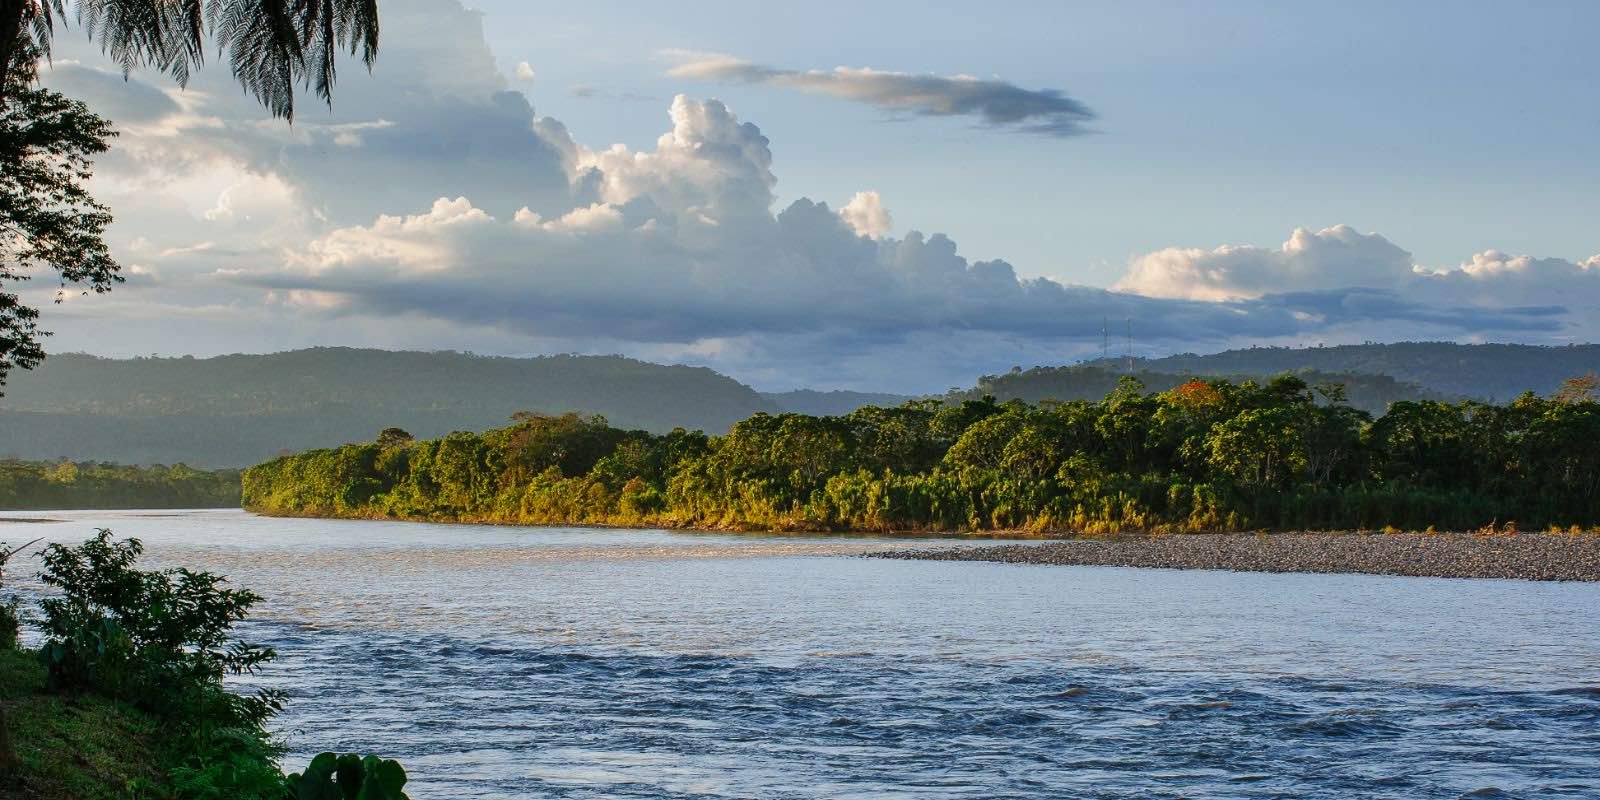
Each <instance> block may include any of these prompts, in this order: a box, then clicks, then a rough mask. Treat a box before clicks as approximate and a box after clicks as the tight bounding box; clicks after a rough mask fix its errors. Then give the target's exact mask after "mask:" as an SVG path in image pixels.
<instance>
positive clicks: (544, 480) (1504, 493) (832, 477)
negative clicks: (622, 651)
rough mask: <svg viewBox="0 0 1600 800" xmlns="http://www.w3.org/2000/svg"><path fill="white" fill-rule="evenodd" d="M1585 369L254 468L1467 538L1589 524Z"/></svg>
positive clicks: (905, 414) (335, 487)
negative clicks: (1350, 400)
mask: <svg viewBox="0 0 1600 800" xmlns="http://www.w3.org/2000/svg"><path fill="white" fill-rule="evenodd" d="M1594 390H1595V384H1594V383H1593V382H1588V383H1585V382H1581V381H1580V382H1575V383H1574V384H1572V385H1571V386H1570V387H1569V388H1568V390H1567V391H1565V392H1563V393H1561V394H1560V395H1559V396H1557V397H1552V398H1549V399H1544V398H1539V397H1536V396H1534V395H1532V394H1527V395H1524V396H1522V397H1520V398H1518V399H1517V400H1515V401H1514V402H1512V403H1509V404H1505V405H1490V404H1485V403H1478V402H1471V401H1464V402H1459V403H1445V402H1440V401H1434V400H1421V401H1402V402H1398V403H1395V404H1394V405H1393V406H1391V407H1390V408H1389V410H1388V411H1387V412H1386V413H1385V414H1383V415H1382V416H1380V417H1377V418H1374V417H1373V416H1372V415H1370V414H1368V413H1367V412H1365V411H1362V410H1360V409H1356V408H1353V407H1351V406H1349V405H1347V404H1346V403H1344V402H1343V392H1342V389H1341V388H1340V387H1338V386H1335V385H1328V386H1318V387H1313V386H1310V385H1308V384H1307V383H1306V382H1305V381H1304V380H1303V379H1302V378H1300V377H1297V376H1294V375H1284V376H1280V377H1278V378H1275V379H1273V380H1271V381H1268V382H1265V383H1257V382H1254V381H1246V382H1243V383H1233V382H1230V381H1226V380H1220V379H1212V380H1205V381H1201V380H1194V381H1189V382H1186V383H1183V384H1180V385H1178V386H1176V387H1173V388H1171V389H1168V390H1166V391H1162V392H1147V391H1145V388H1144V387H1142V386H1141V385H1140V384H1139V383H1138V382H1137V381H1136V380H1133V379H1125V380H1123V381H1122V382H1121V383H1119V385H1118V386H1117V387H1116V388H1115V389H1114V390H1113V391H1112V392H1111V393H1110V394H1109V395H1108V396H1106V397H1105V398H1104V399H1102V400H1098V401H1085V400H1076V401H1070V402H1053V403H1045V404H1040V405H1030V404H1028V403H1024V402H1022V401H1016V400H1014V401H1010V402H999V401H997V400H995V399H994V398H992V397H984V398H980V399H975V400H966V401H963V402H959V403H939V402H937V401H931V400H928V401H913V402H910V403H907V404H905V405H903V406H899V407H895V408H878V407H867V408H862V409H858V410H856V411H853V412H851V413H849V414H846V415H843V416H830V417H814V416H808V415H803V414H787V413H786V414H778V415H771V414H766V413H761V414H756V415H754V416H752V417H750V418H748V419H745V420H743V421H741V422H739V423H738V424H736V425H734V426H733V428H732V429H731V430H730V431H729V432H728V433H727V434H726V435H723V436H706V435H704V434H701V433H690V432H686V431H683V430H676V431H672V432H670V433H668V434H665V435H653V434H649V433H646V432H644V431H624V430H620V429H617V428H614V427H612V426H611V425H609V424H608V423H607V422H606V421H605V420H604V419H603V418H600V417H581V416H578V415H576V414H569V415H564V416H559V417H550V416H541V415H523V416H522V417H520V418H518V419H517V420H516V421H515V422H514V424H512V425H511V426H510V427H506V428H501V429H496V430H491V431H488V432H486V433H482V434H476V433H464V432H457V433H452V434H450V435H449V436H446V437H444V438H440V439H433V440H415V439H412V438H411V437H409V436H407V435H404V432H402V431H386V432H385V436H384V437H382V439H381V441H378V442H373V443H370V444H353V445H346V446H343V447H339V448H334V449H324V450H314V451H311V452H307V453H303V454H300V455H294V456H286V457H282V458H279V459H276V460H273V461H270V462H267V463H265V464H261V465H258V466H256V467H252V468H251V469H249V470H247V471H246V472H245V474H244V479H243V502H244V504H245V507H246V508H249V509H252V510H256V511H260V512H264V513H269V514H289V515H329V516H351V517H399V518H409V519H442V520H482V521H496V522H523V523H610V524H633V525H658V526H692V527H714V528H776V529H842V528H852V529H874V530H890V529H930V528H931V529H946V530H985V529H1030V530H1043V531H1088V532H1096V531H1193V530H1239V529H1277V530H1282V529H1297V528H1305V529H1316V528H1332V529H1349V528H1362V529H1368V528H1379V527H1384V526H1395V527H1399V528H1411V529H1422V528H1426V527H1429V526H1437V527H1439V528H1457V529H1459V528H1477V527H1481V526H1486V525H1490V524H1506V523H1517V524H1522V525H1525V526H1535V527H1541V528H1542V527H1545V526H1559V527H1562V528H1563V529H1565V528H1567V527H1569V526H1573V525H1577V526H1591V525H1595V524H1597V523H1600V502H1597V499H1596V498H1600V449H1597V448H1595V447H1593V442H1595V441H1600V402H1596V399H1595V393H1594Z"/></svg>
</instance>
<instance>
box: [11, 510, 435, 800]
mask: <svg viewBox="0 0 1600 800" xmlns="http://www.w3.org/2000/svg"><path fill="white" fill-rule="evenodd" d="M36 543H37V540H36V541H35V542H30V543H28V544H26V545H23V546H21V547H19V548H16V549H7V547H6V545H5V543H3V542H0V587H3V579H4V572H5V568H6V566H7V562H9V561H14V559H16V558H17V557H19V556H21V555H22V554H23V553H24V551H26V550H28V549H29V548H30V547H31V546H32V545H33V544H36ZM142 553H143V546H142V545H141V544H140V542H139V540H137V539H128V540H125V541H120V542H119V541H115V540H113V539H112V538H111V532H110V531H109V530H100V531H99V532H98V533H97V534H96V535H95V536H94V537H93V538H91V539H89V540H88V541H86V542H84V543H83V544H81V545H78V546H75V547H69V546H66V545H62V544H50V545H46V546H44V547H43V549H42V551H41V552H39V553H38V557H39V559H40V560H41V561H42V562H43V569H42V570H41V571H40V572H39V579H40V581H41V582H42V583H44V584H45V585H46V586H48V587H49V588H50V591H49V592H48V593H46V594H44V595H43V596H41V597H39V598H38V599H37V601H36V603H34V608H33V609H32V612H33V613H31V614H25V613H24V612H23V608H22V604H21V603H20V602H18V601H17V600H15V599H10V598H0V797H5V798H16V799H17V800H122V799H123V798H152V799H153V800H163V799H164V800H286V798H336V797H337V798H347V797H348V798H355V797H359V798H363V799H364V800H406V794H405V792H404V790H403V787H404V785H405V783H406V775H405V770H404V769H403V768H402V767H401V766H400V765H399V764H398V763H396V762H394V761H391V760H384V759H379V758H376V757H373V756H366V757H364V758H363V757H361V756H357V755H353V754H352V755H344V756H336V755H334V754H332V753H323V754H321V755H318V756H317V757H316V758H314V759H312V760H311V762H310V764H309V765H308V766H307V768H306V769H305V770H304V771H303V772H298V773H292V774H288V775H285V774H284V772H283V771H282V769H281V767H280V761H281V759H282V757H283V755H284V753H285V748H284V746H283V744H282V742H281V740H279V739H278V738H277V737H276V736H274V735H273V734H272V733H271V732H270V731H269V730H268V729H267V724H268V722H269V721H270V720H271V719H272V717H273V716H274V715H275V714H276V713H277V712H278V711H279V710H280V709H281V708H282V705H283V702H284V700H285V696H284V695H283V694H282V693H281V692H278V691H276V690H270V689H263V690H258V691H256V692H254V693H248V694H247V693H241V692H239V691H236V690H233V689H230V688H229V687H227V686H225V685H224V682H225V680H226V678H228V677H229V676H237V675H249V674H255V673H257V672H259V671H260V670H261V669H262V668H263V667H264V666H265V665H266V664H268V663H270V662H271V661H272V660H273V659H274V658H275V657H276V655H277V654H276V653H275V652H274V651H273V650H272V649H271V648H268V647H262V646H259V645H255V644H251V643H248V642H245V641H241V640H239V639H237V638H235V637H234V626H235V625H236V624H237V623H238V622H240V621H241V620H243V619H244V618H245V617H246V616H247V614H248V613H249V611H250V608H251V607H252V606H253V605H255V604H256V603H257V602H258V601H259V600H260V599H261V598H260V596H258V595H256V594H255V593H254V592H251V591H249V590H248V589H235V588H230V587H229V586H228V585H227V581H226V580H225V579H224V578H222V577H221V576H219V575H214V574H211V573H207V572H195V571H191V570H188V569H168V570H161V571H145V570H140V569H138V568H137V567H136V566H135V564H136V562H137V561H138V559H139V557H140V556H141V554H142ZM24 627H32V628H36V629H37V632H38V633H39V634H40V637H41V641H40V643H39V646H38V647H37V648H32V649H27V648H22V647H21V646H20V645H21V639H20V634H21V632H22V630H23V628H24Z"/></svg>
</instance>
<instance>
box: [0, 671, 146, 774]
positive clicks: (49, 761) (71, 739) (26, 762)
mask: <svg viewBox="0 0 1600 800" xmlns="http://www.w3.org/2000/svg"><path fill="white" fill-rule="evenodd" d="M44 683H45V670H44V666H43V665H42V664H40V662H39V660H38V656H37V654H36V653H33V652H31V651H22V650H5V651H0V704H4V707H5V717H6V720H7V724H8V727H9V729H10V733H11V744H12V749H13V750H14V751H15V755H16V759H17V760H16V762H15V763H13V764H12V765H10V766H9V767H6V768H0V799H3V800H145V799H146V798H160V797H164V796H166V794H167V792H166V791H165V790H164V785H165V783H166V770H165V769H163V767H162V759H161V757H160V740H161V736H160V729H159V727H158V725H157V723H156V720H155V718H153V717H151V716H149V715H148V714H145V713H143V712H140V711H138V710H136V709H133V708H130V707H129V706H127V705H126V704H123V703H117V702H114V701H111V700H106V699H103V698H99V697H94V696H91V695H83V696H79V697H72V698H68V697H63V696H61V695H57V694H53V693H48V692H46V691H45V690H44Z"/></svg>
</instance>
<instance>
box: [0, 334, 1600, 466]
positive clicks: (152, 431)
mask: <svg viewBox="0 0 1600 800" xmlns="http://www.w3.org/2000/svg"><path fill="white" fill-rule="evenodd" d="M1125 369H1126V365H1125V362H1122V361H1120V360H1118V361H1117V362H1116V363H1109V362H1108V363H1105V364H1098V363H1088V364H1078V365H1073V366H1066V367H1036V368H1034V369H1031V370H1026V371H1023V370H1018V371H1015V372H1012V373H1005V374H1001V375H989V376H984V377H983V378H981V379H979V380H978V381H977V382H976V384H975V385H974V386H973V388H971V389H965V390H957V391H952V392H949V393H947V394H944V395H934V397H936V398H943V399H953V400H960V399H965V398H975V397H981V396H982V395H985V394H992V395H994V396H996V397H997V398H999V399H1001V400H1009V399H1013V398H1016V399H1022V400H1027V401H1030V402H1038V401H1040V400H1047V399H1055V400H1077V399H1089V400H1092V399H1099V398H1100V397H1103V396H1104V395H1105V394H1106V392H1108V391H1110V389H1111V388H1112V387H1114V386H1115V385H1116V382H1117V380H1118V379H1119V378H1120V377H1122V374H1123V371H1124V370H1125ZM1134 371H1135V373H1136V375H1135V377H1138V378H1140V379H1141V380H1142V381H1143V382H1144V383H1145V386H1146V388H1147V389H1148V390H1152V391H1159V390H1162V389H1165V388H1170V387H1171V386H1175V385H1177V384H1178V383H1179V382H1181V381H1183V380H1187V379H1188V378H1190V377H1192V376H1197V375H1198V376H1220V377H1229V378H1233V379H1239V378H1243V377H1251V376H1254V377H1265V376H1270V375H1275V374H1278V373H1282V372H1297V373H1299V374H1301V376H1302V377H1303V378H1304V379H1305V380H1306V381H1307V382H1308V383H1312V384H1315V383H1321V382H1325V381H1336V382H1340V383H1344V384H1345V385H1346V387H1347V391H1348V393H1349V397H1350V401H1351V403H1352V404H1353V405H1356V406H1358V407H1361V408H1365V409H1367V410H1369V411H1372V412H1374V413H1379V412H1381V411H1382V410H1383V409H1384V407H1385V406H1387V404H1388V403H1391V402H1394V401H1395V400H1407V399H1443V400H1454V399H1458V398H1461V397H1475V398H1480V399H1497V400H1502V401H1503V400H1508V399H1510V398H1512V397H1515V396H1516V395H1518V394H1520V393H1522V392H1523V391H1525V390H1530V389H1531V390H1533V391H1535V392H1537V393H1539V394H1549V393H1551V392H1553V391H1554V390H1555V389H1556V388H1557V387H1558V386H1559V385H1560V384H1561V382H1562V381H1563V380H1565V379H1567V378H1569V377H1572V376H1574V375H1580V374H1584V373H1587V372H1590V371H1600V345H1579V346H1572V347H1535V346H1527V345H1455V344H1443V343H1426V342H1424V343H1403V344H1393V345H1352V346H1343V347H1311V348H1250V349H1244V350H1230V351H1227V352H1223V353H1216V354H1212V355H1192V354H1185V355H1179V356H1170V357H1166V358H1158V359H1140V360H1136V361H1135V363H1134ZM4 391H5V393H6V394H5V396H4V397H0V458H6V457H11V458H22V459H32V460H54V459H61V458H65V459H69V460H74V461H82V460H95V461H114V462H121V463H128V464H155V463H160V464H173V463H179V462H183V463H187V464H190V465H191V466H196V467H209V468H215V467H240V466H248V465H251V464H255V463H258V462H260V461H263V460H265V459H267V458H270V457H272V456H274V455H277V454H279V453H281V452H284V451H293V450H303V449H308V448H313V447H327V446H331V445H338V444H341V443H344V442H354V441H367V440H370V439H371V438H372V437H374V436H375V435H376V434H377V432H378V431H379V430H380V429H382V428H385V427H390V426H397V427H401V428H405V429H407V430H409V431H410V432H411V433H413V434H415V435H417V436H419V437H434V436H440V435H443V434H445V433H448V432H450V431H452V430H484V429H486V428H491V427H496V426H500V425H504V424H505V423H506V422H507V420H508V419H509V417H510V416H511V414H513V413H515V412H517V411H536V412H544V413H552V414H555V413H563V412H566V411H581V412H583V413H587V414H601V415H603V416H605V417H606V418H607V419H608V420H609V421H610V422H611V424H613V425H615V426H617V427H621V428H642V429H645V430H649V431H652V432H656V433H660V432H665V431H668V430H671V429H672V428H674V427H684V428H688V429H700V430H704V431H707V432H709V433H722V432H724V431H726V430H727V429H728V427H729V426H730V425H732V424H733V423H734V422H736V421H738V420H741V419H744V418H746V417H749V416H751V415H753V414H756V413H758V412H767V413H779V412H784V411H789V412H796V413H805V414H812V415H841V414H846V413H849V412H850V411H853V410H854V409H856V408H859V407H861V406H862V405H899V404H901V403H903V402H905V401H906V400H909V399H914V397H915V396H913V395H901V394H894V393H885V392H848V391H834V392H825V391H815V390H808V389H802V390H796V391H791V392H774V393H767V394H762V393H759V392H757V391H756V390H754V389H752V388H750V387H749V386H746V385H744V384H742V383H740V382H738V381H736V380H734V379H733V378H730V377H728V376H726V375H722V374H720V373H717V372H714V371H712V370H710V369H707V368H704V367H687V366H665V365H661V364H652V363H649V362H645V361H638V360H635V359H631V358H623V357H621V356H576V355H559V356H541V357H536V358H507V357H499V356H478V355H472V354H467V353H456V352H408V351H389V350H370V349H355V348H346V347H319V348H312V349H308V350H294V351H289V352H284V353H273V354H269V355H229V356H219V357H216V358H192V357H179V358H133V359H109V358H99V357H95V356H88V355H82V354H71V353H68V354H59V355H53V356H51V357H50V359H49V360H47V361H46V362H45V363H44V364H43V365H42V366H41V367H40V368H39V369H37V370H32V371H18V372H14V373H12V375H11V379H10V381H9V383H8V385H6V386H5V387H4Z"/></svg>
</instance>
